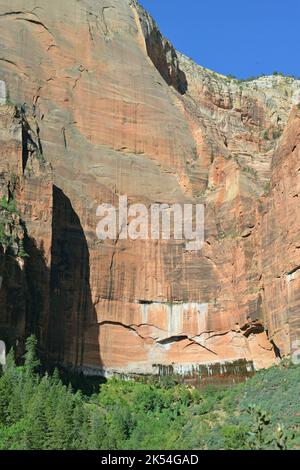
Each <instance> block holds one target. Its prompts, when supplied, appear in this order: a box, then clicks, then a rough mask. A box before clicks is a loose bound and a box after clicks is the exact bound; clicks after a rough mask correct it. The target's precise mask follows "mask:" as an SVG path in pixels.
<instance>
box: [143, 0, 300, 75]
mask: <svg viewBox="0 0 300 470" xmlns="http://www.w3.org/2000/svg"><path fill="white" fill-rule="evenodd" d="M140 3H141V4H142V5H143V6H144V8H146V10H148V11H149V12H150V13H151V14H152V16H153V17H154V19H155V20H156V22H157V23H158V25H159V27H160V30H161V31H162V33H163V34H164V35H165V36H166V37H167V38H168V39H169V40H170V41H171V42H172V43H173V45H174V46H175V48H176V49H178V50H179V51H181V52H183V53H184V54H186V55H188V56H189V57H192V59H194V60H195V62H197V63H198V64H200V65H203V66H204V67H207V68H210V69H212V70H214V71H216V72H220V73H224V74H233V75H236V76H237V77H238V78H246V77H249V76H253V75H260V74H262V73H265V74H272V73H273V72H274V71H278V72H283V73H284V74H287V75H296V76H297V77H300V57H299V56H300V0H140Z"/></svg>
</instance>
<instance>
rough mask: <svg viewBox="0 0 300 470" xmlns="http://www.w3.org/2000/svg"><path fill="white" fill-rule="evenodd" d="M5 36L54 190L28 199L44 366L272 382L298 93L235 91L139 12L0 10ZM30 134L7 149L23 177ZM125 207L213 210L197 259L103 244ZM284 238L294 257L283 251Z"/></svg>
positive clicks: (288, 83)
mask: <svg viewBox="0 0 300 470" xmlns="http://www.w3.org/2000/svg"><path fill="white" fill-rule="evenodd" d="M0 28H1V39H0V48H1V54H0V80H2V81H4V82H5V83H6V87H7V89H8V95H9V101H12V102H15V103H19V104H23V103H26V106H27V109H28V110H30V113H31V114H32V115H33V118H32V119H33V121H34V122H33V123H31V125H30V126H31V128H32V129H33V128H34V133H35V137H36V141H37V146H38V147H41V149H40V150H42V153H43V156H44V158H45V159H46V160H47V162H50V163H51V165H52V168H53V182H50V181H48V183H47V179H45V178H43V177H42V178H41V176H40V175H39V173H38V171H37V176H36V178H35V177H34V176H33V180H34V181H33V180H32V183H30V184H29V183H28V184H29V186H26V185H25V189H24V190H23V191H19V196H18V198H19V200H20V207H21V209H22V220H24V224H25V226H26V230H27V232H28V238H29V239H30V240H31V243H32V244H33V246H32V248H33V247H37V249H38V250H40V245H41V244H42V247H43V253H44V254H43V255H42V259H41V258H39V260H40V261H39V262H35V258H34V257H31V258H29V259H28V260H27V261H26V263H27V265H26V266H27V267H26V272H27V273H29V278H30V279H33V280H34V282H35V283H37V284H38V285H40V282H41V279H42V280H43V281H42V284H43V286H44V287H43V288H42V289H41V291H40V292H41V294H40V295H39V296H37V295H35V292H36V291H37V290H36V288H35V285H36V284H34V283H33V285H32V284H31V283H30V279H29V280H28V283H29V284H28V285H27V284H26V287H25V288H23V291H22V292H24V290H25V292H27V291H28V290H29V292H31V294H30V298H31V299H35V300H32V301H31V304H30V307H28V303H27V307H25V306H21V307H20V308H19V310H18V311H19V315H20V318H21V320H20V321H22V322H24V324H26V325H27V330H35V331H36V332H37V334H38V335H39V336H40V337H41V338H42V341H41V343H42V348H43V351H44V353H45V354H46V355H47V357H48V358H49V359H51V360H56V361H59V362H60V363H63V364H65V365H75V366H78V367H83V368H84V369H85V370H92V371H95V372H97V371H98V372H103V370H104V371H120V372H138V373H140V372H141V373H152V372H157V371H158V370H159V369H160V367H161V366H169V365H173V369H175V370H178V371H181V372H182V371H183V372H184V371H186V370H190V368H191V366H193V365H197V364H202V363H215V362H222V361H233V360H240V359H246V360H247V361H251V360H253V361H254V363H255V366H256V367H263V366H268V365H271V364H272V363H274V361H275V353H274V349H273V345H272V344H271V343H270V341H269V340H268V338H267V334H266V331H264V328H262V327H261V325H262V324H264V325H265V327H266V328H267V330H268V334H269V339H270V340H273V341H274V344H275V345H276V346H277V347H276V351H277V354H279V351H278V349H277V348H279V349H280V351H281V352H282V353H283V354H288V353H289V352H290V348H291V339H292V340H294V339H295V338H296V339H297V321H298V319H297V274H298V271H297V268H298V265H299V261H298V260H297V253H298V252H297V246H296V244H297V241H296V239H297V222H296V220H295V219H296V217H295V215H294V213H293V211H294V210H295V211H296V209H297V208H296V204H297V196H295V198H293V201H292V203H291V201H289V198H290V194H291V191H292V192H293V190H292V189H291V188H292V187H295V191H297V189H296V188H297V171H298V169H297V163H296V162H297V153H296V150H295V149H294V147H295V146H296V147H295V148H297V143H296V140H297V138H298V134H297V125H298V121H297V107H296V106H295V105H296V104H297V103H298V101H300V84H299V82H297V81H294V80H292V79H288V78H283V77H266V78H261V79H258V80H255V81H252V82H247V83H239V82H237V81H235V80H230V79H227V78H226V77H223V76H221V75H218V74H215V73H213V72H210V71H208V70H205V69H203V68H202V67H199V66H197V65H196V64H194V63H193V62H192V61H190V60H189V59H188V58H186V57H185V56H183V55H181V54H179V53H177V52H176V51H175V50H174V48H173V47H172V45H171V44H170V43H169V41H167V40H166V39H165V38H163V36H162V35H161V33H160V32H159V30H158V28H157V26H156V25H155V23H154V22H153V20H152V19H151V18H150V17H149V15H148V14H147V13H146V12H145V11H144V10H143V9H142V8H141V7H140V6H139V5H138V4H137V2H135V1H133V0H132V1H130V0H106V1H102V0H99V1H97V2H96V1H92V0H85V1H84V0H80V1H77V2H74V1H73V0H66V1H64V2H63V3H62V2H58V0H54V1H52V2H51V3H49V2H46V1H45V0H35V1H33V0H26V2H25V1H24V0H12V1H6V0H0ZM2 94H3V92H2ZM6 94H7V93H6ZM6 101H7V100H6ZM4 102H5V100H4V101H3V98H2V103H4ZM0 104H1V102H0ZM3 106H4V105H3ZM291 113H292V117H290V115H291ZM21 129H23V131H22V132H23V134H22V135H21V137H20V139H19V144H18V145H16V146H15V145H13V146H12V147H11V137H10V136H9V135H8V133H5V135H4V137H3V139H2V138H1V142H2V141H3V142H5V144H4V143H2V144H1V145H2V146H3V148H5V149H9V152H10V154H13V155H15V158H16V159H17V160H18V161H19V162H20V161H21V162H22V163H21V167H22V168H21V170H20V169H19V172H21V173H22V174H23V172H24V171H25V167H26V165H27V157H24V148H23V147H24V142H27V140H28V139H27V137H26V132H25V134H24V126H23V128H22V127H21ZM25 131H26V129H25ZM26 139H27V140H26ZM27 144H28V142H27V143H26V147H27V146H28V145H27ZM29 144H30V142H29ZM29 147H30V145H29ZM20 149H21V150H20ZM22 149H23V153H22ZM293 149H294V150H293ZM0 152H1V165H2V164H3V165H6V166H7V161H8V158H7V157H8V155H9V152H8V150H5V152H2V147H1V150H0ZM18 152H21V153H22V156H21V160H20V157H18ZM24 158H25V160H26V161H24ZM287 162H288V163H287ZM8 173H9V171H8V169H7V168H6V169H5V174H6V175H7V174H8ZM33 174H35V173H34V172H33ZM291 174H293V175H294V176H291ZM51 178H52V176H51ZM282 178H283V179H282ZM284 182H285V183H284ZM283 184H284V188H286V189H284V188H282V187H281V186H282V185H283ZM45 185H46V188H45ZM21 187H22V188H23V186H22V185H21ZM282 191H286V192H284V193H282ZM124 194H126V195H127V196H128V199H129V203H132V202H138V203H143V204H146V205H150V204H151V203H154V202H155V203H157V202H160V203H168V204H172V203H174V202H179V203H185V202H193V203H204V204H205V207H206V215H205V245H204V248H203V250H201V251H199V252H196V253H190V252H187V251H186V250H185V245H184V244H183V243H182V242H179V241H174V240H173V241H172V240H171V241H151V240H149V241H141V240H136V241H130V240H120V239H117V240H116V241H115V243H111V242H109V243H108V242H103V243H99V240H98V239H97V237H96V225H97V222H98V219H97V218H96V208H97V206H98V205H99V204H101V203H112V204H114V205H117V203H118V196H119V195H124ZM284 204H286V205H287V207H288V211H285V210H284ZM21 209H20V210H21ZM44 214H46V215H45V216H44ZM290 223H291V224H293V229H292V231H291V232H292V235H289V236H291V239H290V244H291V245H293V243H294V245H295V246H294V249H293V250H292V249H290V248H283V247H287V243H289V241H288V240H287V234H286V232H284V231H283V228H282V227H283V224H285V225H289V224H290ZM293 237H294V238H293ZM29 245H30V243H29ZM285 249H287V250H289V253H290V256H287V255H286V254H285ZM274 270H275V271H276V274H275V272H274ZM299 272H300V271H299ZM30 273H32V274H30ZM277 276H279V281H278V282H277V279H278V277H277ZM289 276H291V278H289ZM292 278H293V279H292ZM287 279H288V281H287ZM289 280H290V281H291V283H292V284H290V283H288V284H287V285H286V286H285V287H283V284H282V283H284V282H289ZM2 290H3V292H4V287H3V288H2ZM38 292H39V290H38ZM33 312H35V313H33ZM38 312H40V313H38ZM1 315H2V316H4V308H2V309H1ZM36 315H38V316H37V317H36ZM254 320H259V322H256V323H255V324H254V326H253V325H252V326H253V328H251V324H252V321H254ZM8 323H9V324H10V325H11V328H12V329H13V328H14V327H15V323H14V322H13V321H10V320H8ZM247 323H248V327H247V326H246V327H245V328H244V329H241V327H243V326H244V325H245V324H247ZM258 324H259V325H260V327H257V325H258ZM37 325H38V327H37ZM249 328H250V329H249ZM19 329H20V332H18V334H16V336H17V335H21V334H22V327H20V328H19ZM245 331H246V332H247V331H248V332H249V334H245ZM23 334H25V329H24V332H23Z"/></svg>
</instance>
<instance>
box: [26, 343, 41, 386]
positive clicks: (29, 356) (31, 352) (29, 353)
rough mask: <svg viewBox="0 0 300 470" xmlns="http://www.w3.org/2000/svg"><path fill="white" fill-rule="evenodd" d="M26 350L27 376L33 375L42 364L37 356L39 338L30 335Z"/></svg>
mask: <svg viewBox="0 0 300 470" xmlns="http://www.w3.org/2000/svg"><path fill="white" fill-rule="evenodd" d="M25 350H26V352H25V355H24V359H25V362H24V366H25V372H26V375H27V376H30V377H33V374H34V372H36V370H37V368H38V367H39V366H40V360H39V359H38V357H37V339H36V337H35V336H34V335H31V336H29V338H28V339H27V340H26V348H25Z"/></svg>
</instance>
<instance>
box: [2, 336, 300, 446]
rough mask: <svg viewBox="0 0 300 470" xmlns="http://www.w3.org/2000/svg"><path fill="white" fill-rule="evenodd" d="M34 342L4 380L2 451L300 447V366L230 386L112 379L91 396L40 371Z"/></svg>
mask: <svg viewBox="0 0 300 470" xmlns="http://www.w3.org/2000/svg"><path fill="white" fill-rule="evenodd" d="M35 351H36V340H35V338H34V337H33V336H32V337H30V338H29V339H28V340H27V352H26V354H25V358H24V365H23V366H16V365H15V361H14V356H13V353H12V352H10V353H9V355H8V358H7V366H6V368H5V371H3V372H2V375H1V377H0V449H10V450H13V449H45V450H46V449H58V450H60V449H61V450H65V449H71V450H72V449H95V450H124V449H133V450H138V449H143V450H150V449H152V450H172V449H176V450H182V449H204V450H205V449H228V450H229V449H234V450H237V449H242V450H243V449H245V450H246V449H299V448H300V408H299V392H300V380H299V379H300V367H299V366H295V365H292V364H289V363H285V364H282V365H281V366H278V367H274V368H272V369H269V370H267V371H261V372H259V373H257V374H256V375H255V376H254V377H253V378H251V379H249V380H248V381H247V382H245V383H242V384H239V385H235V386H232V387H231V388H226V389H224V390H223V389H213V388H208V389H205V390H201V391H199V390H197V389H195V388H192V387H188V386H184V385H179V384H176V383H175V382H173V381H172V380H171V379H169V380H167V381H161V382H159V381H154V382H153V383H142V382H127V381H121V380H118V379H111V380H108V382H107V383H104V384H102V385H100V390H99V392H97V393H94V394H93V395H90V396H85V395H84V394H83V393H82V392H81V391H74V390H73V389H72V387H71V386H70V385H69V386H66V385H64V384H63V382H62V381H61V379H60V377H59V374H58V372H57V371H55V372H54V373H53V374H52V375H49V374H47V373H46V374H44V375H41V374H39V373H38V371H39V369H40V363H39V360H38V359H37V357H36V353H35Z"/></svg>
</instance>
